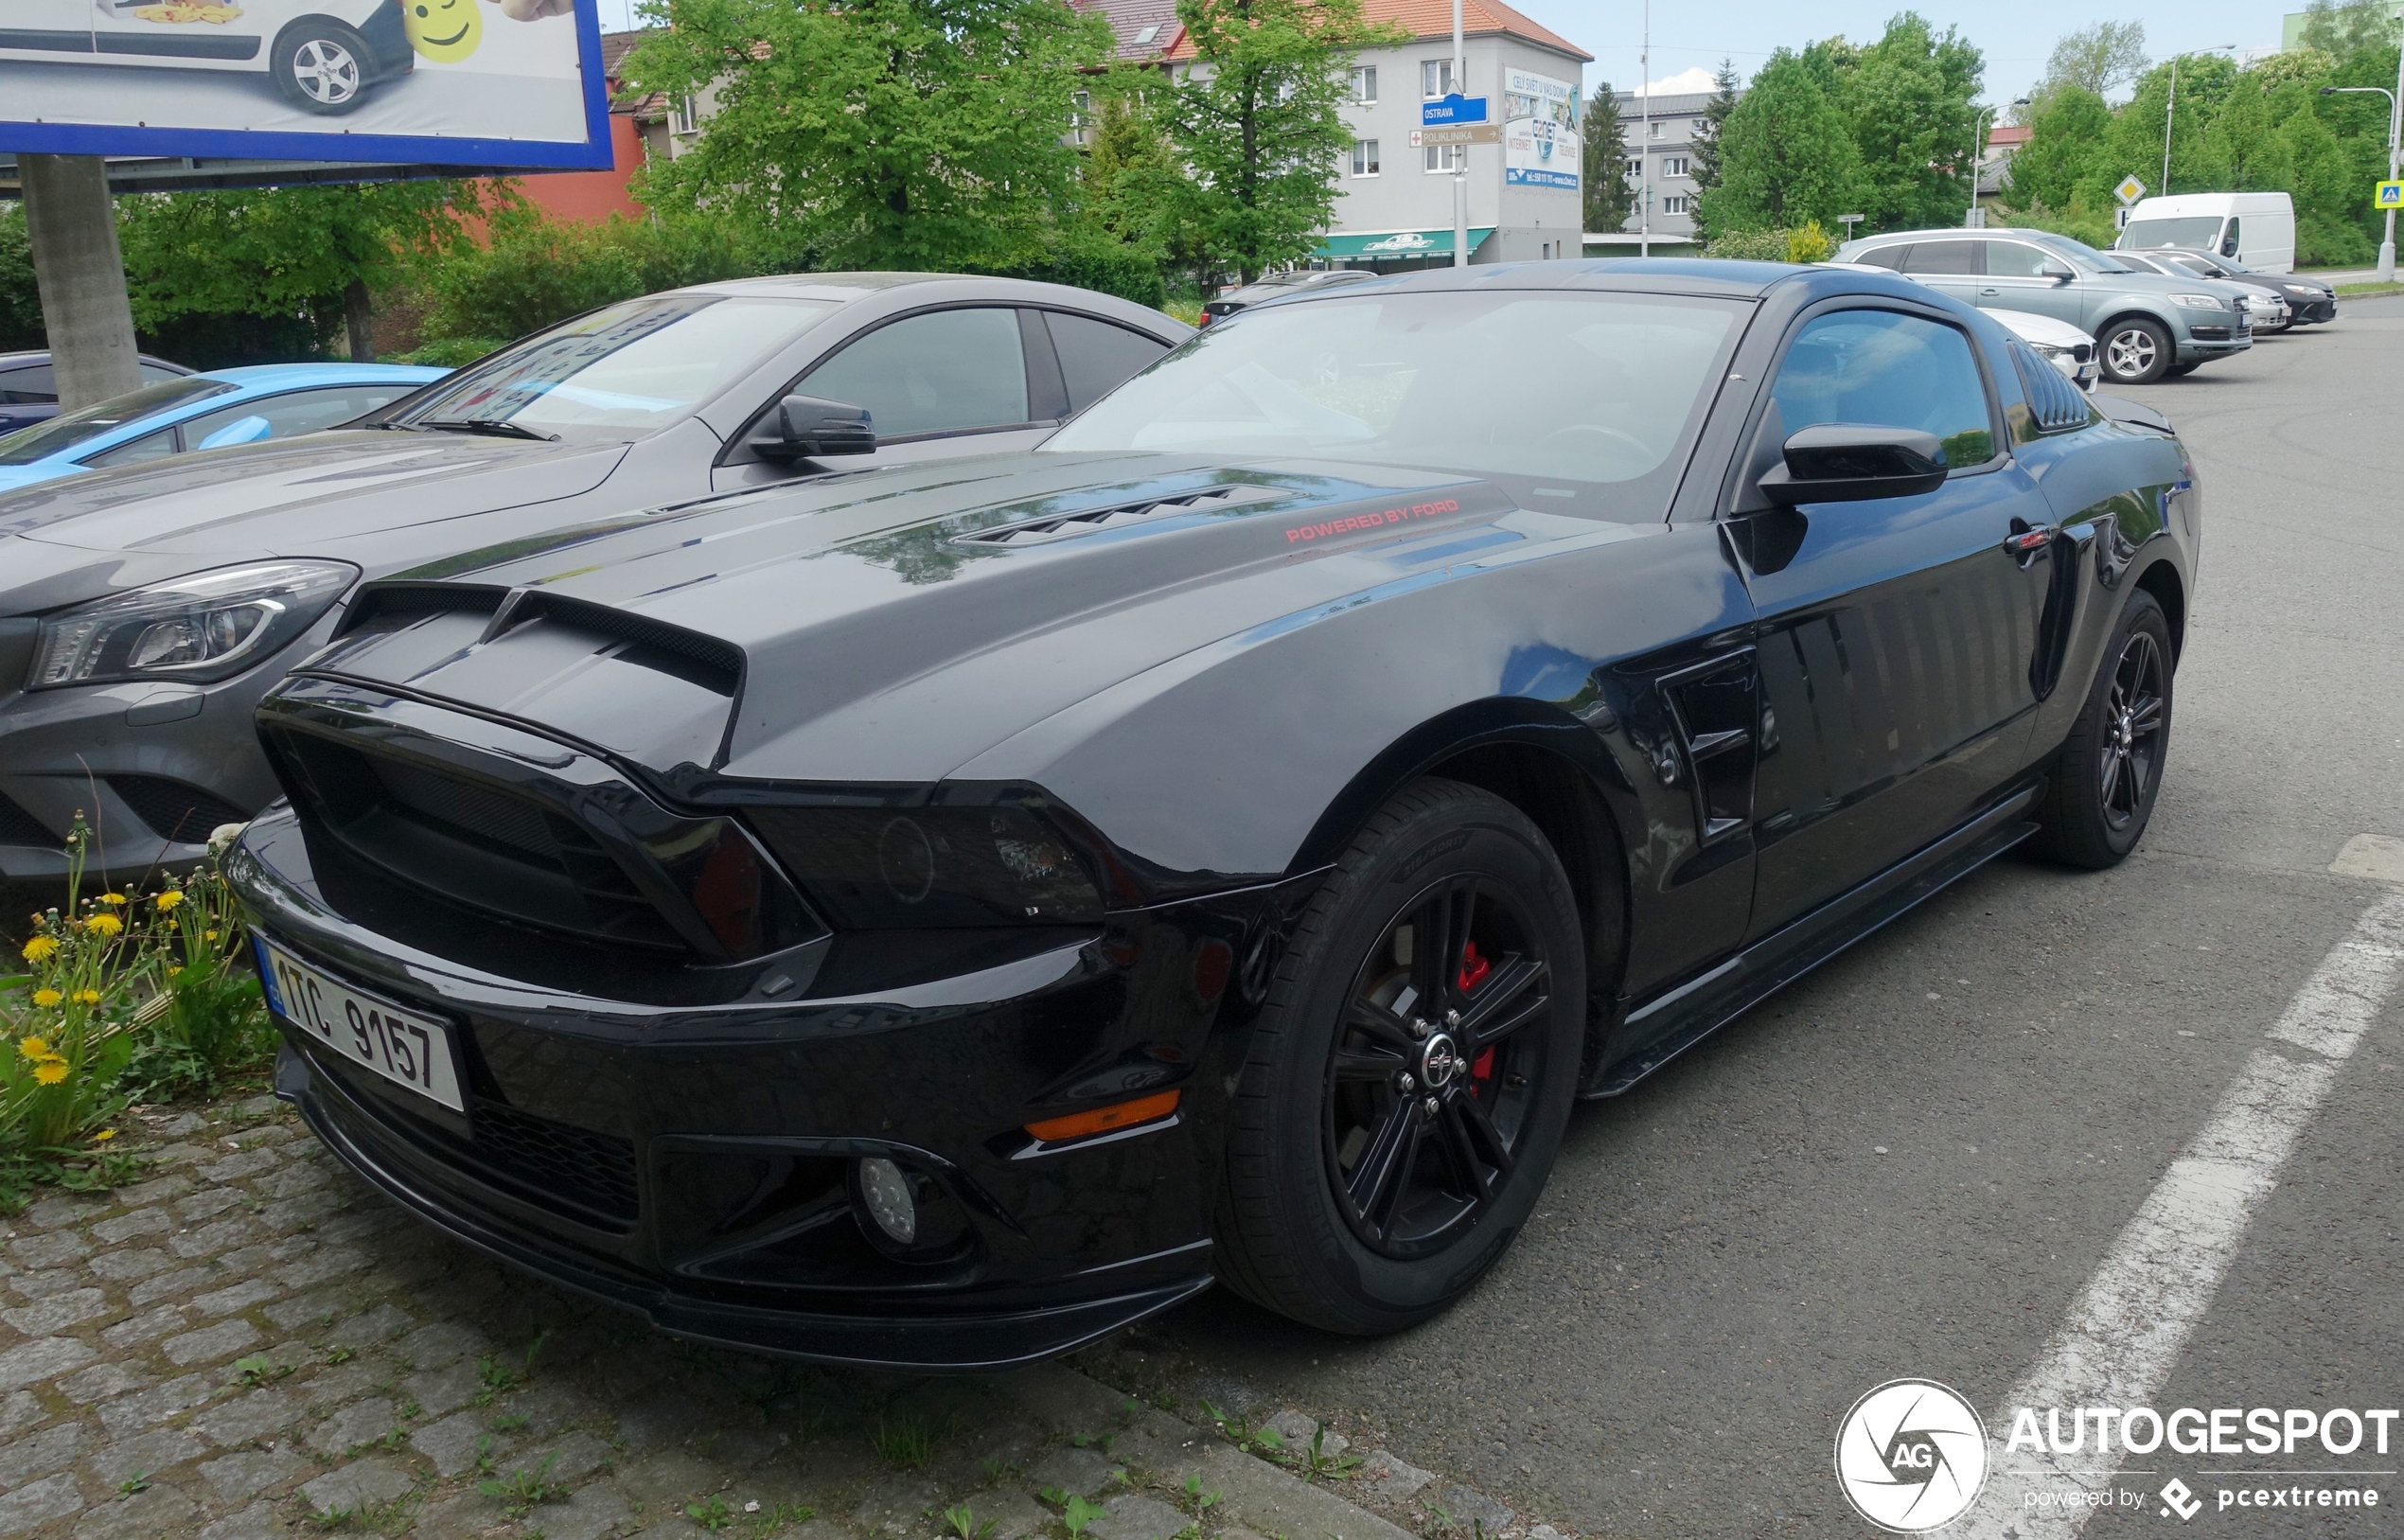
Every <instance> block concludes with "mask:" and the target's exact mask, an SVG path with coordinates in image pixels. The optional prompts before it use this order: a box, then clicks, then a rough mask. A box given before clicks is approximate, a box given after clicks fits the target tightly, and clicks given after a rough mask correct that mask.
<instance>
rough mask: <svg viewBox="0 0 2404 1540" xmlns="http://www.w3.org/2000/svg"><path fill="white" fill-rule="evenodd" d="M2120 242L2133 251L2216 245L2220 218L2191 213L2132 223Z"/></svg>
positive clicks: (2212, 215)
mask: <svg viewBox="0 0 2404 1540" xmlns="http://www.w3.org/2000/svg"><path fill="white" fill-rule="evenodd" d="M2120 243H2121V244H2122V245H2124V246H2127V247H2129V248H2130V249H2131V250H2136V249H2139V248H2143V247H2147V246H2217V245H2218V244H2219V243H2220V216H2219V215H2218V214H2190V215H2188V216H2186V217H2185V218H2183V219H2176V220H2131V221H2129V228H2128V230H2127V231H2126V232H2124V233H2123V234H2122V236H2121V238H2120Z"/></svg>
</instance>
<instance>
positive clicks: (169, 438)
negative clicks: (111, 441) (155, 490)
mask: <svg viewBox="0 0 2404 1540" xmlns="http://www.w3.org/2000/svg"><path fill="white" fill-rule="evenodd" d="M174 452H175V430H174V429H172V428H162V429H160V430H159V431H158V432H157V433H154V434H143V435H142V436H141V437H139V438H137V439H134V440H133V442H132V443H129V444H119V445H118V446H117V447H116V448H115V449H113V450H109V451H104V452H102V453H99V454H96V455H93V456H92V457H91V458H90V459H88V460H85V461H83V462H81V463H82V464H84V465H88V466H119V465H136V464H139V463H140V462H142V461H144V460H163V459H165V458H167V457H168V455H170V454H173V453H174Z"/></svg>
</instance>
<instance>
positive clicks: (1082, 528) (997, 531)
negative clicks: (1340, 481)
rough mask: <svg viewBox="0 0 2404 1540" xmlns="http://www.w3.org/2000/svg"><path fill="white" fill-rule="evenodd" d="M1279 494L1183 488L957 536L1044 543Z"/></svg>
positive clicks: (970, 540)
mask: <svg viewBox="0 0 2404 1540" xmlns="http://www.w3.org/2000/svg"><path fill="white" fill-rule="evenodd" d="M1280 495H1281V494H1280V493H1279V492H1278V491H1277V490H1275V489H1273V488H1271V487H1206V488H1204V489H1203V490H1201V491H1198V492H1180V493H1178V494H1177V495H1176V496H1175V497H1146V498H1138V499H1136V500H1135V501H1133V502H1130V503H1105V504H1103V505H1102V506H1100V507H1098V508H1080V509H1078V510H1077V511H1076V512H1074V513H1054V514H1047V515H1045V516H1044V517H1043V518H1040V519H1027V520H1022V521H1020V522H1017V523H1015V524H1002V525H1000V526H999V527H997V528H994V529H981V530H979V531H977V532H976V533H975V534H973V535H962V536H958V537H956V539H957V540H958V541H959V543H960V544H962V545H1041V544H1044V543H1046V542H1047V541H1051V540H1068V539H1069V538H1070V537H1072V536H1077V535H1090V534H1093V533H1095V532H1096V531H1098V530H1105V529H1123V528H1124V527H1126V526H1127V525H1129V524H1140V523H1142V522H1145V521H1147V520H1151V519H1158V518H1165V517H1167V516H1168V515H1170V514H1177V513H1211V512H1215V511H1217V510H1218V509H1221V508H1231V507H1237V506H1240V505H1242V504H1246V503H1258V502H1263V501H1265V500H1268V499H1272V498H1275V497H1278V496H1280Z"/></svg>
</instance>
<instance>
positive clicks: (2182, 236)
mask: <svg viewBox="0 0 2404 1540" xmlns="http://www.w3.org/2000/svg"><path fill="white" fill-rule="evenodd" d="M2112 244H2113V245H2114V246H2115V247H2117V248H2119V249H2121V250H2124V251H2150V250H2153V249H2155V248H2157V247H2163V246H2170V247H2175V248H2177V249H2179V250H2181V251H2194V252H2211V253H2213V254H2215V255H2216V256H2219V257H2227V258H2228V259H2229V260H2231V261H2233V262H2236V263H2237V264H2238V265H2239V266H2242V267H2250V268H2252V269H2254V272H2256V273H2292V272H2294V271H2295V204H2294V203H2293V202H2292V201H2291V200H2290V199H2289V197H2288V195H2287V194H2286V193H2283V192H2183V193H2181V194H2179V195H2178V196H2177V197H2175V198H2148V199H2147V200H2145V202H2143V203H2141V204H2138V205H2137V206H2136V207H2134V208H2132V209H2130V211H2129V227H2128V228H2127V229H2125V230H2123V231H2121V232H2120V239H2118V240H2116V241H2114V242H2112Z"/></svg>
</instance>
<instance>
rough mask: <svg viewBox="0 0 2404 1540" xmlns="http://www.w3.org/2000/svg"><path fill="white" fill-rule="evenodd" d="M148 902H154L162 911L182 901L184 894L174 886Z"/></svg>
mask: <svg viewBox="0 0 2404 1540" xmlns="http://www.w3.org/2000/svg"><path fill="white" fill-rule="evenodd" d="M150 902H151V903H153V904H156V905H157V906H158V907H159V909H160V910H161V911H162V912H165V911H167V910H170V909H173V908H174V907H175V906H176V905H178V904H180V903H182V902H184V894H182V893H181V892H179V891H177V890H176V889H174V888H169V889H168V890H167V892H165V893H163V894H159V895H158V896H157V897H156V898H153V899H151V900H150Z"/></svg>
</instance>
